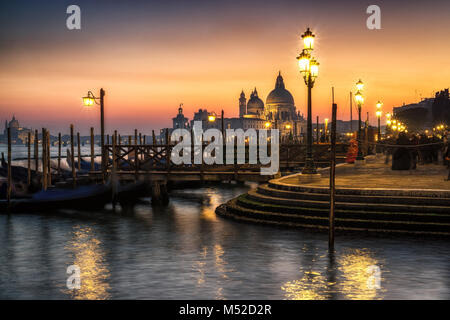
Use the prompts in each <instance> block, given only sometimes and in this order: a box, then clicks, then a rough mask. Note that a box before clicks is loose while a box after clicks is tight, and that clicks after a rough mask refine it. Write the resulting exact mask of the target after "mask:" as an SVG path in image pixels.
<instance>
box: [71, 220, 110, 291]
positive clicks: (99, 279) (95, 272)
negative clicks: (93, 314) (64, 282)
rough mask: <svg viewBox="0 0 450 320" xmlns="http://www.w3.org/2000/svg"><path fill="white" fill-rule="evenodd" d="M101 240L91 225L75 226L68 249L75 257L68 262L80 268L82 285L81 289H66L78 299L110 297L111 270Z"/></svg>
mask: <svg viewBox="0 0 450 320" xmlns="http://www.w3.org/2000/svg"><path fill="white" fill-rule="evenodd" d="M101 245H102V244H101V242H100V240H98V239H97V238H95V234H94V233H93V231H92V229H91V228H89V227H84V228H81V227H79V226H75V227H74V230H73V238H72V241H70V242H69V244H68V246H67V250H69V251H70V252H72V253H73V255H74V259H73V260H71V261H70V263H68V264H69V265H76V266H78V267H79V268H80V278H81V287H80V289H79V290H67V289H66V290H64V292H65V293H68V294H70V295H71V296H72V297H73V298H74V299H77V300H104V299H108V298H109V293H108V289H109V284H108V278H109V270H108V268H107V265H106V263H105V261H104V253H103V249H102V247H101Z"/></svg>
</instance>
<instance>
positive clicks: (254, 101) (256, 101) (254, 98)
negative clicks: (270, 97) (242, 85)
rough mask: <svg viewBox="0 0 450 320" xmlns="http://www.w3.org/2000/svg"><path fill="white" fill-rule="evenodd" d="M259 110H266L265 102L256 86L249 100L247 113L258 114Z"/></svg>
mask: <svg viewBox="0 0 450 320" xmlns="http://www.w3.org/2000/svg"><path fill="white" fill-rule="evenodd" d="M258 112H260V113H262V112H264V102H263V101H262V100H261V99H260V98H259V97H258V92H257V91H256V88H255V91H253V92H252V94H251V95H250V99H249V100H248V102H247V113H253V114H257V113H258Z"/></svg>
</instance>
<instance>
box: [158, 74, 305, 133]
mask: <svg viewBox="0 0 450 320" xmlns="http://www.w3.org/2000/svg"><path fill="white" fill-rule="evenodd" d="M238 108H239V117H235V118H224V119H223V120H222V119H221V114H216V113H215V112H210V111H208V110H207V109H199V110H198V111H197V112H195V113H194V116H193V118H192V120H190V121H189V120H188V119H187V118H186V117H185V116H184V114H183V109H182V107H181V105H180V107H179V108H178V114H177V116H176V117H174V118H172V122H173V126H172V128H167V129H161V131H160V133H161V134H160V136H159V137H158V138H157V139H158V141H159V140H161V141H164V135H165V131H166V130H168V131H169V133H172V131H173V130H175V129H191V128H193V126H194V122H195V121H201V122H202V128H203V130H206V129H209V128H216V129H219V130H222V123H223V129H224V130H226V129H243V130H247V129H270V128H274V129H279V130H280V136H281V137H282V138H286V137H302V136H303V134H304V133H305V132H306V120H305V119H304V118H303V115H301V114H300V112H297V110H296V107H295V103H294V98H293V97H292V95H291V93H290V92H289V91H288V90H286V88H285V84H284V81H283V77H282V76H281V73H279V74H278V76H277V79H276V82H275V88H274V89H273V90H272V91H271V92H270V93H269V95H268V96H267V99H266V105H264V102H263V101H262V100H261V98H259V96H258V91H257V90H256V88H255V89H254V90H253V91H252V92H251V93H250V99H249V100H248V101H247V98H246V97H245V93H244V91H243V90H242V92H241V93H240V95H239V99H238Z"/></svg>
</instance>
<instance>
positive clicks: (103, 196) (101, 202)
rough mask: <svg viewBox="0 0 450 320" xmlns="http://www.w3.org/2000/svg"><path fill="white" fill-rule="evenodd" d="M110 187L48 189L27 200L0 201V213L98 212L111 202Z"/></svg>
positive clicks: (108, 185) (107, 185)
mask: <svg viewBox="0 0 450 320" xmlns="http://www.w3.org/2000/svg"><path fill="white" fill-rule="evenodd" d="M111 194H112V193H111V185H110V184H106V185H91V186H80V187H78V188H76V189H49V190H46V191H40V192H37V193H35V194H33V195H31V196H29V197H27V198H15V199H11V201H10V203H9V206H8V203H7V200H0V212H2V213H5V212H10V213H20V212H22V213H23V212H29V213H34V212H41V213H44V212H50V211H55V210H59V209H64V208H69V209H75V210H98V209H102V208H103V207H104V206H105V204H106V203H108V202H110V201H111Z"/></svg>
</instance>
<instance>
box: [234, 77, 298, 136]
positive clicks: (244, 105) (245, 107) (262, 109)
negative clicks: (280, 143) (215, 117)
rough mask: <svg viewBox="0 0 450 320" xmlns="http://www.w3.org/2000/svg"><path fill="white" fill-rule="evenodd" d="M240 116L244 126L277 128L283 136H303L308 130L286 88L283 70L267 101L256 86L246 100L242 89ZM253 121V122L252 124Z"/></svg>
mask: <svg viewBox="0 0 450 320" xmlns="http://www.w3.org/2000/svg"><path fill="white" fill-rule="evenodd" d="M239 118H240V119H242V122H243V123H242V128H244V129H246V128H249V127H256V128H258V129H263V128H276V129H278V130H280V135H281V136H282V137H302V136H303V133H304V132H306V120H305V119H304V117H303V115H302V114H300V112H298V111H297V108H296V106H295V102H294V98H293V97H292V94H291V93H290V92H289V91H288V90H287V89H286V86H285V84H284V80H283V77H282V76H281V72H280V73H279V74H278V76H277V79H276V81H275V88H274V89H273V90H272V91H271V92H270V93H269V94H268V96H267V98H266V103H265V104H264V102H263V101H262V100H261V99H260V98H259V96H258V92H257V90H256V88H255V89H254V90H253V91H252V92H251V94H250V99H249V100H248V102H247V101H246V97H245V93H244V92H243V91H242V92H241V95H240V97H239ZM250 123H251V124H250ZM249 124H250V126H249Z"/></svg>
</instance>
